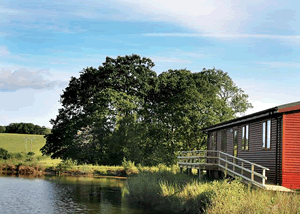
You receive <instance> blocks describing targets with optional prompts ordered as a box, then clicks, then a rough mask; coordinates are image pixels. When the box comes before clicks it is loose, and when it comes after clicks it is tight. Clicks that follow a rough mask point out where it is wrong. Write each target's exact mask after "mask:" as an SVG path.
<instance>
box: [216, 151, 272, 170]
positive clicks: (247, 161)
mask: <svg viewBox="0 0 300 214" xmlns="http://www.w3.org/2000/svg"><path fill="white" fill-rule="evenodd" d="M218 152H219V153H221V154H223V155H226V156H229V157H231V158H235V159H237V160H240V161H243V162H245V163H248V164H253V165H255V166H257V167H260V168H263V169H266V170H269V169H268V168H267V167H264V166H262V165H259V164H256V163H252V162H250V161H247V160H244V159H242V158H238V157H235V156H232V155H230V154H227V153H225V152H221V151H218Z"/></svg>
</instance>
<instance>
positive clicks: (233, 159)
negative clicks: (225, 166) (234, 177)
mask: <svg viewBox="0 0 300 214" xmlns="http://www.w3.org/2000/svg"><path fill="white" fill-rule="evenodd" d="M232 163H234V164H235V163H236V160H235V158H234V157H233V158H232ZM234 170H235V166H234V165H232V171H234Z"/></svg>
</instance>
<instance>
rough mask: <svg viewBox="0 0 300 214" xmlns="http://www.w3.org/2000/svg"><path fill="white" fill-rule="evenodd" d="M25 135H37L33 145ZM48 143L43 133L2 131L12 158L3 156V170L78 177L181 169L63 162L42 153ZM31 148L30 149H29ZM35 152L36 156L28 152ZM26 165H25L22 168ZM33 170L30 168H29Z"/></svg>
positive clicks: (2, 141) (3, 145)
mask: <svg viewBox="0 0 300 214" xmlns="http://www.w3.org/2000/svg"><path fill="white" fill-rule="evenodd" d="M24 138H34V140H33V141H32V148H31V149H30V147H31V145H30V144H31V143H30V140H28V141H27V146H26V143H25V142H24ZM45 143H46V140H45V138H44V136H42V135H28V134H7V133H0V148H3V149H5V150H7V151H8V152H9V153H10V154H12V157H11V158H9V159H7V160H1V159H0V171H2V172H8V173H19V172H23V171H24V170H23V171H20V170H19V168H20V167H21V166H24V167H25V168H27V169H28V170H27V173H28V174H34V173H37V172H39V171H41V170H42V171H43V172H47V173H52V174H60V175H75V176H81V175H82V176H122V177H125V176H128V175H132V174H137V173H139V172H157V171H160V170H169V171H172V170H173V171H174V170H175V171H176V170H178V168H176V166H174V167H166V166H164V165H158V166H155V167H143V166H141V165H138V166H135V165H134V163H132V162H130V161H126V160H124V161H123V164H122V165H121V166H95V165H89V164H85V165H77V164H76V163H75V162H72V161H70V160H67V161H61V160H60V159H51V158H50V157H47V156H42V153H41V152H40V148H42V147H43V146H44V145H45ZM26 147H27V149H26ZM29 151H32V152H33V153H34V155H31V156H30V155H27V154H28V152H29ZM21 168H22V167H21ZM29 169H30V170H29Z"/></svg>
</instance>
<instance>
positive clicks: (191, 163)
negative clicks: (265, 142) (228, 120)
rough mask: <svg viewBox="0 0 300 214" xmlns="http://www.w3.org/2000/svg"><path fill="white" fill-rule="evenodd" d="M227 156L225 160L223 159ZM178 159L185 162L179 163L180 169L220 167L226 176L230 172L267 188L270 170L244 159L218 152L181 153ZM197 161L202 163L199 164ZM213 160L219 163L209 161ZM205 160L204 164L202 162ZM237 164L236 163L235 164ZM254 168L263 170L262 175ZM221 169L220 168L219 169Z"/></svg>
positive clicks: (195, 151)
mask: <svg viewBox="0 0 300 214" xmlns="http://www.w3.org/2000/svg"><path fill="white" fill-rule="evenodd" d="M221 155H222V156H221ZM223 156H225V159H224V158H223ZM228 157H230V158H231V159H232V161H229V160H228ZM177 158H178V159H181V160H183V161H184V162H178V165H179V166H180V167H187V168H191V167H194V168H198V169H200V168H199V167H201V166H202V167H203V166H218V167H221V168H222V169H223V170H224V173H225V175H227V173H228V172H229V174H233V175H236V176H239V177H241V178H243V179H244V180H246V181H249V182H251V183H252V184H254V185H257V186H259V187H265V182H266V180H267V176H266V170H269V169H268V168H267V167H264V166H261V165H259V164H255V163H252V162H250V161H247V160H244V159H242V158H238V157H235V156H232V155H229V154H227V153H224V152H221V151H216V150H194V151H180V152H179V156H178V157H177ZM197 159H198V160H199V161H200V162H198V163H197ZM211 159H214V160H215V159H218V160H217V161H209V160H211ZM201 160H204V163H203V162H201ZM237 161H240V162H241V166H240V165H239V164H238V163H237ZM234 162H235V163H234ZM244 163H247V164H249V165H250V166H251V170H250V169H247V168H246V167H245V166H244ZM228 164H230V165H232V170H231V169H229V168H228ZM254 167H258V168H261V169H262V173H258V172H256V171H255V170H254V169H255V168H254ZM235 168H238V169H240V170H241V173H239V172H237V171H236V170H235ZM219 169H220V168H219ZM244 172H249V173H250V178H248V177H246V176H245V175H244ZM254 176H258V177H260V178H262V183H259V182H257V181H255V180H254Z"/></svg>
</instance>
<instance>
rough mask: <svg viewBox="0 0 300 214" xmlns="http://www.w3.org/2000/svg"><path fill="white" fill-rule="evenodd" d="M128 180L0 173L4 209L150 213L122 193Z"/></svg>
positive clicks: (1, 207) (0, 199)
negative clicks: (130, 204) (15, 175)
mask: <svg viewBox="0 0 300 214" xmlns="http://www.w3.org/2000/svg"><path fill="white" fill-rule="evenodd" d="M125 184H126V180H119V179H113V178H89V177H58V176H45V177H43V178H30V177H9V176H1V177H0V213H1V214H2V213H9V214H13V213H18V214H19V213H20V214H21V213H30V214H33V213H39V214H40V213H47V214H51V213H55V214H56V213H91V214H92V213H110V214H115V213H116V214H117V213H125V214H126V213H128V214H129V213H130V214H131V213H132V214H140V213H149V212H147V211H146V210H142V209H141V208H138V207H132V206H129V204H128V203H127V201H126V198H125V197H124V196H122V190H123V189H124V187H125Z"/></svg>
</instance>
